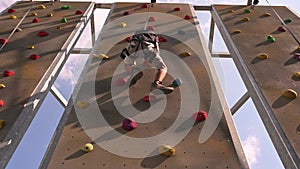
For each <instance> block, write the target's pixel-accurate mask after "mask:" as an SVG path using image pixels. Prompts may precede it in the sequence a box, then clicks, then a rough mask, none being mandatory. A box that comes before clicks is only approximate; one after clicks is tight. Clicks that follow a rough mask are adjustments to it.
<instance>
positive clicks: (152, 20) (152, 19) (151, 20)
mask: <svg viewBox="0 0 300 169" xmlns="http://www.w3.org/2000/svg"><path fill="white" fill-rule="evenodd" d="M148 21H149V22H155V21H156V18H155V17H154V16H151V17H149V19H148Z"/></svg>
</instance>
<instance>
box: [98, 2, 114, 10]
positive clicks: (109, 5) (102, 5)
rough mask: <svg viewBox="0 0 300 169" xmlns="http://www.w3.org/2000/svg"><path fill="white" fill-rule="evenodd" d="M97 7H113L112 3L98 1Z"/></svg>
mask: <svg viewBox="0 0 300 169" xmlns="http://www.w3.org/2000/svg"><path fill="white" fill-rule="evenodd" d="M95 7H96V8H102V9H111V7H112V3H97V4H96V5H95Z"/></svg>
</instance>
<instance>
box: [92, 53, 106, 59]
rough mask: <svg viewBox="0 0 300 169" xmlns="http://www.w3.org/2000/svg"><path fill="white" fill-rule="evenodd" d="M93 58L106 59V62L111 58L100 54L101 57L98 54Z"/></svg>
mask: <svg viewBox="0 0 300 169" xmlns="http://www.w3.org/2000/svg"><path fill="white" fill-rule="evenodd" d="M93 58H94V59H99V58H102V59H104V60H107V59H109V56H107V55H106V54H99V55H97V54H95V53H94V54H93Z"/></svg>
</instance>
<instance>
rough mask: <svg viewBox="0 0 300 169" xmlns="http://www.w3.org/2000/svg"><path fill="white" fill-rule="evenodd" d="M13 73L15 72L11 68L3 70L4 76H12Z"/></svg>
mask: <svg viewBox="0 0 300 169" xmlns="http://www.w3.org/2000/svg"><path fill="white" fill-rule="evenodd" d="M14 74H15V72H13V71H12V70H5V71H4V72H3V76H4V77H8V76H12V75H14Z"/></svg>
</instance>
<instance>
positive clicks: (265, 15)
mask: <svg viewBox="0 0 300 169" xmlns="http://www.w3.org/2000/svg"><path fill="white" fill-rule="evenodd" d="M263 16H264V17H268V16H271V14H270V13H268V12H265V13H264V14H263Z"/></svg>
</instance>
